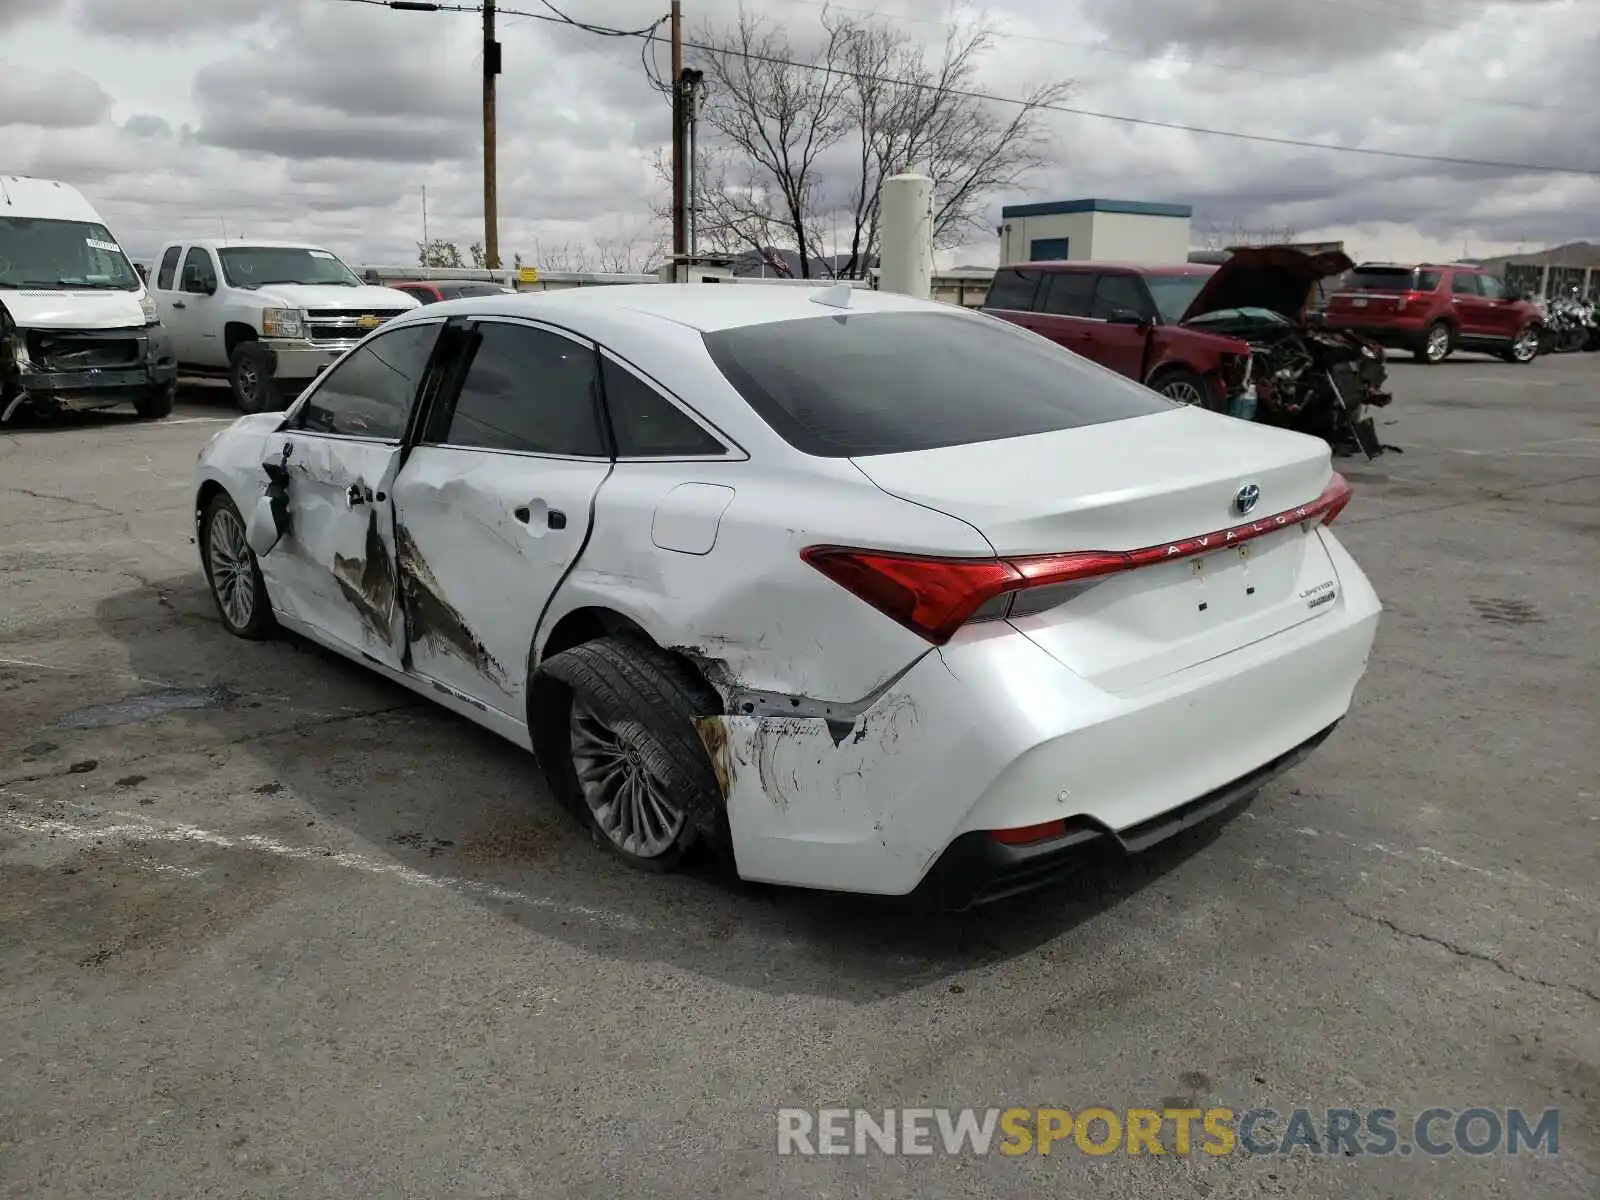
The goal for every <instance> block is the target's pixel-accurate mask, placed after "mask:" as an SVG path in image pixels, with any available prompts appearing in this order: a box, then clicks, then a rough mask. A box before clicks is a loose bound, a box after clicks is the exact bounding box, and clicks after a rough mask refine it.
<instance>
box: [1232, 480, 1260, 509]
mask: <svg viewBox="0 0 1600 1200" xmlns="http://www.w3.org/2000/svg"><path fill="white" fill-rule="evenodd" d="M1260 499H1261V489H1260V488H1259V487H1257V486H1256V485H1255V484H1253V483H1247V484H1245V485H1244V486H1243V487H1241V488H1240V489H1239V490H1238V491H1237V492H1235V493H1234V495H1233V511H1234V512H1236V513H1238V514H1239V515H1240V516H1241V517H1244V516H1249V514H1250V510H1251V509H1252V508H1254V507H1255V506H1256V501H1258V500H1260Z"/></svg>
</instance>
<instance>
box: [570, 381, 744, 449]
mask: <svg viewBox="0 0 1600 1200" xmlns="http://www.w3.org/2000/svg"><path fill="white" fill-rule="evenodd" d="M600 377H601V379H603V380H604V381H605V392H606V410H607V411H608V412H609V413H610V414H611V431H612V433H613V434H615V435H616V439H617V457H618V458H695V457H699V456H702V455H706V454H722V453H725V452H726V450H727V447H725V446H724V445H723V444H722V443H721V442H719V441H717V439H716V438H714V437H712V436H711V435H710V434H709V433H707V432H706V431H705V430H704V429H701V428H700V426H699V425H697V424H695V422H694V421H693V420H692V419H691V418H690V417H689V415H688V414H687V413H685V412H684V411H683V410H682V409H680V408H679V407H678V406H677V405H675V404H673V403H672V401H670V400H668V399H667V398H666V397H665V396H663V395H662V394H661V393H660V392H658V391H656V390H655V388H653V387H651V386H650V385H649V384H648V383H646V382H645V381H644V380H642V379H640V378H639V377H638V376H637V375H635V374H634V373H633V372H632V371H630V370H628V369H627V368H626V367H621V366H618V365H617V364H616V363H614V362H612V361H611V360H610V359H609V358H607V359H602V360H601V363H600Z"/></svg>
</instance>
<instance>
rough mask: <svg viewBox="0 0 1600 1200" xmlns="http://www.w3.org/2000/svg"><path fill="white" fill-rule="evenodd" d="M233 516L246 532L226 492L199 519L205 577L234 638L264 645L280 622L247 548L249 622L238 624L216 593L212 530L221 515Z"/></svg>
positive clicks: (218, 613) (226, 626)
mask: <svg viewBox="0 0 1600 1200" xmlns="http://www.w3.org/2000/svg"><path fill="white" fill-rule="evenodd" d="M221 513H226V514H229V515H231V517H232V518H233V520H235V521H237V522H238V523H239V529H240V530H241V531H242V530H244V529H246V528H247V526H246V525H245V522H244V517H243V516H241V515H240V513H239V509H238V506H237V505H235V504H234V502H233V501H232V500H231V499H230V498H229V497H228V494H227V493H226V492H222V493H219V494H218V495H216V496H214V497H213V498H212V500H211V503H210V504H207V505H206V511H205V514H204V515H203V516H202V517H201V518H200V564H201V566H202V567H203V568H204V570H205V573H206V586H207V587H208V588H209V589H210V591H211V602H212V603H213V604H215V605H216V606H217V616H218V617H220V618H221V620H222V626H223V628H224V629H226V630H227V631H228V632H229V633H231V634H233V635H234V637H240V638H245V639H246V640H248V641H252V642H259V641H265V640H266V639H267V638H270V637H272V636H273V635H274V634H275V633H277V631H278V622H277V620H276V618H274V617H273V615H272V601H271V600H270V599H269V598H268V597H267V585H266V582H265V581H264V580H263V579H262V578H261V566H260V564H259V563H257V562H256V556H255V552H254V551H252V550H251V549H250V547H249V546H248V545H246V546H245V547H244V555H243V565H244V567H247V568H248V570H249V594H250V597H251V606H250V614H249V619H248V620H246V621H243V622H241V621H238V620H236V619H235V617H234V616H232V615H230V614H229V612H228V606H227V605H226V604H224V603H223V599H222V596H221V594H220V593H219V592H218V591H217V579H216V576H215V574H214V572H213V569H212V556H211V541H212V537H213V532H212V531H213V530H214V529H216V527H217V520H218V514H221Z"/></svg>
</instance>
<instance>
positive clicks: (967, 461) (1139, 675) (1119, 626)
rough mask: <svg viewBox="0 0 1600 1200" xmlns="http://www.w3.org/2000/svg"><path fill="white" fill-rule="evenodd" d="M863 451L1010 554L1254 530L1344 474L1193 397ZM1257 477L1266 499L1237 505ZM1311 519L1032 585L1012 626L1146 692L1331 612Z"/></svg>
mask: <svg viewBox="0 0 1600 1200" xmlns="http://www.w3.org/2000/svg"><path fill="white" fill-rule="evenodd" d="M854 461H855V462H856V465H857V466H858V467H859V468H860V469H861V470H862V471H863V472H864V473H865V474H866V475H867V476H868V478H870V479H871V480H872V481H873V482H874V483H876V484H877V485H878V486H879V487H880V488H882V489H883V490H885V491H887V492H889V493H890V494H891V495H895V496H898V497H900V498H901V499H904V500H908V501H911V502H913V503H916V504H920V505H923V506H925V507H928V508H933V509H937V510H938V511H940V512H944V513H947V514H949V515H951V516H954V517H957V518H959V519H961V520H963V521H966V522H968V523H969V524H971V525H972V526H974V527H975V528H976V529H978V530H979V531H980V532H981V533H982V534H983V535H984V536H985V537H986V538H987V539H988V540H989V542H990V544H991V545H993V547H994V549H995V551H996V553H997V554H1000V555H1003V556H1012V555H1031V554H1053V553H1062V552H1067V551H1090V550H1114V551H1126V550H1139V549H1144V548H1147V547H1153V546H1161V545H1168V544H1175V543H1178V542H1180V541H1183V540H1185V539H1191V538H1195V537H1197V536H1200V535H1206V534H1211V533H1221V532H1222V531H1224V530H1230V529H1235V528H1237V527H1240V526H1252V525H1256V524H1260V523H1261V519H1263V518H1268V517H1271V516H1273V515H1275V514H1279V513H1284V512H1287V511H1289V510H1292V509H1294V508H1295V507H1296V506H1299V505H1303V504H1308V503H1310V502H1312V501H1314V500H1316V499H1317V497H1318V496H1319V495H1321V494H1322V492H1323V490H1324V488H1326V487H1327V486H1328V483H1329V482H1330V480H1331V479H1332V476H1333V471H1332V467H1331V463H1330V458H1329V452H1328V447H1327V444H1326V443H1324V442H1322V441H1321V440H1319V439H1316V438H1311V437H1306V436H1303V435H1301V434H1295V433H1289V432H1286V431H1283V430H1278V429H1272V428H1269V427H1267V426H1262V425H1255V424H1252V423H1249V422H1245V421H1237V420H1234V419H1233V418H1230V417H1223V416H1219V415H1217V414H1215V413H1208V412H1204V411H1202V410H1199V409H1193V408H1179V409H1175V410H1173V411H1171V412H1167V413H1160V414H1156V415H1153V416H1148V417H1139V418H1134V419H1131V420H1125V421H1113V422H1109V423H1106V424H1103V425H1096V426H1089V427H1084V428H1079V429H1071V430H1063V431H1061V432H1058V433H1047V434H1040V435H1037V436H1034V437H1026V438H1012V439H1007V440H1004V441H996V442H982V443H977V444H971V445H965V446H953V447H947V448H944V449H938V450H925V451H917V452H915V453H909V454H893V455H875V456H872V457H867V458H860V459H856V460H854ZM1251 485H1253V486H1254V487H1255V488H1256V489H1258V497H1259V498H1258V499H1257V500H1256V501H1255V503H1254V504H1253V505H1252V506H1250V507H1249V508H1248V511H1247V512H1241V511H1239V509H1240V506H1239V505H1238V503H1237V498H1238V497H1239V495H1240V492H1241V489H1243V488H1246V487H1249V486H1251ZM1315 529H1316V523H1315V522H1310V523H1306V524H1298V525H1297V524H1290V525H1287V526H1285V527H1282V528H1271V529H1270V531H1269V532H1265V533H1263V534H1261V535H1260V536H1256V537H1252V538H1251V539H1250V540H1248V541H1241V542H1239V543H1238V544H1233V542H1232V541H1231V540H1230V539H1226V538H1218V541H1217V545H1218V549H1216V550H1215V551H1209V550H1207V551H1205V552H1203V553H1200V554H1197V555H1192V556H1191V555H1186V554H1185V555H1178V556H1176V557H1174V558H1173V559H1172V561H1168V562H1156V563H1154V564H1152V565H1150V566H1146V567H1141V568H1139V569H1137V570H1132V571H1126V572H1123V573H1119V574H1115V575H1109V576H1106V577H1104V578H1101V579H1098V580H1093V581H1088V582H1085V583H1077V584H1070V585H1059V586H1058V587H1055V588H1043V589H1038V590H1037V591H1027V592H1021V593H1019V594H1018V596H1017V598H1016V601H1015V602H1014V604H1013V607H1012V615H1011V618H1010V620H1011V624H1012V625H1013V626H1015V627H1016V628H1017V629H1018V630H1019V631H1021V632H1022V633H1024V634H1026V635H1027V636H1028V637H1030V638H1031V639H1033V640H1034V641H1035V642H1036V643H1038V644H1039V645H1040V646H1041V647H1042V648H1044V649H1045V650H1046V651H1048V652H1049V653H1050V654H1051V655H1053V656H1054V657H1055V658H1056V659H1057V660H1058V661H1060V662H1061V663H1062V664H1063V665H1065V666H1066V667H1068V668H1069V669H1071V670H1073V671H1074V672H1076V673H1078V674H1079V675H1081V676H1083V677H1084V678H1086V679H1089V680H1090V681H1092V682H1095V683H1096V684H1097V685H1099V686H1101V687H1104V688H1106V689H1107V690H1110V691H1126V690H1129V689H1133V688H1137V687H1139V686H1142V685H1144V684H1147V683H1149V682H1151V681H1153V680H1155V679H1158V678H1160V677H1162V676H1164V675H1167V674H1171V673H1172V672H1174V671H1181V670H1184V669H1185V668H1188V667H1191V666H1194V665H1195V664H1197V663H1201V662H1204V661H1206V660H1208V659H1211V658H1215V657H1217V656H1219V655H1222V654H1226V653H1228V652H1229V651H1232V650H1236V649H1239V648H1240V647H1242V646H1246V645H1249V644H1250V643H1252V642H1255V641H1259V640H1260V639H1261V638H1264V637H1270V636H1272V635H1273V634H1275V633H1280V632H1282V631H1283V630H1285V629H1288V628H1291V627H1293V626H1295V625H1298V624H1300V623H1301V622H1303V621H1306V620H1312V619H1315V618H1316V617H1317V616H1319V615H1321V614H1323V613H1326V612H1328V611H1330V607H1331V606H1330V604H1329V601H1330V600H1331V599H1332V594H1333V591H1334V590H1335V589H1336V587H1337V581H1336V579H1335V575H1334V570H1333V564H1332V561H1331V560H1330V559H1329V557H1328V554H1327V551H1326V550H1325V549H1324V547H1323V544H1322V540H1321V539H1320V538H1319V537H1317V536H1316V534H1315V532H1314V531H1315ZM1330 583H1331V585H1332V586H1326V585H1329V584H1330Z"/></svg>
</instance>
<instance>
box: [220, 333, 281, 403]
mask: <svg viewBox="0 0 1600 1200" xmlns="http://www.w3.org/2000/svg"><path fill="white" fill-rule="evenodd" d="M228 383H229V384H230V385H232V387H233V402H234V403H235V404H237V405H238V406H239V410H240V411H241V412H247V413H258V412H276V411H277V409H278V407H279V404H278V385H277V381H276V380H274V379H273V378H272V359H271V356H270V355H269V354H268V353H267V349H266V347H265V346H263V345H261V343H260V342H240V343H239V344H238V345H237V346H235V347H234V348H233V354H232V355H231V356H230V358H229V360H228Z"/></svg>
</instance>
